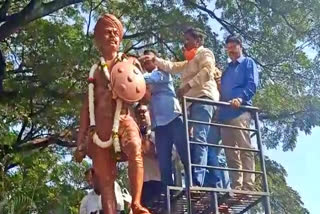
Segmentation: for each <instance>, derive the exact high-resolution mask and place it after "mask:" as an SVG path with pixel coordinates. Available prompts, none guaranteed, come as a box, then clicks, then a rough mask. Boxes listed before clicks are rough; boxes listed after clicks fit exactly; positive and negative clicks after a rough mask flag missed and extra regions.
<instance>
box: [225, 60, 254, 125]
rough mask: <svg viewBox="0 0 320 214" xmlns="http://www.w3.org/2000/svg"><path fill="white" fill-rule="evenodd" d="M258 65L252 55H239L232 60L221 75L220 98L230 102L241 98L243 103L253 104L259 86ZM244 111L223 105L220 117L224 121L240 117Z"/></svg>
mask: <svg viewBox="0 0 320 214" xmlns="http://www.w3.org/2000/svg"><path fill="white" fill-rule="evenodd" d="M258 81H259V77H258V70H257V65H256V63H255V62H254V61H253V59H251V58H250V57H244V56H241V57H239V58H238V59H237V60H236V62H230V63H229V64H228V67H227V69H226V70H225V72H223V73H222V77H221V95H220V100H221V101H225V102H229V101H230V100H232V99H234V98H241V99H242V105H249V106H251V105H252V97H253V96H254V94H255V93H256V90H257V87H258ZM243 112H244V111H243V110H240V109H233V108H231V107H221V108H220V112H219V118H220V120H222V121H225V120H231V119H234V118H236V117H238V116H239V115H240V114H242V113H243Z"/></svg>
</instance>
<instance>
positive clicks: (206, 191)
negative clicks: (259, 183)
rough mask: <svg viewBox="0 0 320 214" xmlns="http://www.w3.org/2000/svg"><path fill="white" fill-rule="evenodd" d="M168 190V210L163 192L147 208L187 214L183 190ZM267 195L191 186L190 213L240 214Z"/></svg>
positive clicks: (162, 213) (161, 212)
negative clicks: (215, 194)
mask: <svg viewBox="0 0 320 214" xmlns="http://www.w3.org/2000/svg"><path fill="white" fill-rule="evenodd" d="M168 190H169V192H170V205H169V206H170V207H171V209H170V212H167V211H165V207H166V204H167V203H168V201H167V199H166V196H165V195H164V194H163V195H161V197H160V198H159V199H158V200H155V201H154V202H153V203H152V205H150V206H149V207H148V208H149V210H150V211H151V212H152V213H153V214H168V213H171V214H187V213H188V200H187V195H186V192H185V190H184V189H183V188H181V187H169V188H168ZM219 190H220V191H219ZM221 190H222V191H221ZM214 192H216V193H217V196H218V204H217V205H215V204H216V203H215V200H214ZM267 195H268V194H267V193H264V192H249V191H236V190H230V191H228V190H225V189H217V188H199V187H198V188H191V201H192V213H193V214H218V213H220V214H241V213H245V212H246V211H248V210H249V209H250V208H252V207H253V206H255V205H256V204H258V203H259V202H260V201H261V200H262V199H263V197H265V196H267ZM216 206H217V207H218V210H219V211H218V213H216Z"/></svg>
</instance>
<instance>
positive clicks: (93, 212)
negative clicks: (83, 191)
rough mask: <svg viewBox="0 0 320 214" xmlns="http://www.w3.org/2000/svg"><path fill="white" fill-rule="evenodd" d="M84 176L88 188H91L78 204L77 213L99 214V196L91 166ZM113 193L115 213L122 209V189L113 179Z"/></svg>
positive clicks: (100, 206) (118, 213) (100, 208)
mask: <svg viewBox="0 0 320 214" xmlns="http://www.w3.org/2000/svg"><path fill="white" fill-rule="evenodd" d="M85 178H86V181H87V183H88V185H89V187H90V188H92V189H93V190H92V191H90V192H89V193H88V195H86V196H85V197H84V198H83V199H82V201H81V205H80V210H79V214H99V213H102V212H103V211H102V204H101V196H100V192H99V189H98V186H97V180H96V176H95V175H94V171H93V169H92V168H90V169H88V170H86V172H85ZM114 184H115V193H116V200H117V214H121V213H122V211H124V203H123V198H122V191H121V188H120V186H119V184H118V183H117V182H116V181H115V183H114Z"/></svg>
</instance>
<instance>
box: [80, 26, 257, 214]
mask: <svg viewBox="0 0 320 214" xmlns="http://www.w3.org/2000/svg"><path fill="white" fill-rule="evenodd" d="M102 33H103V32H102ZM122 33H123V32H120V33H119V28H117V27H116V28H115V31H114V32H111V33H110V35H111V37H117V35H118V37H120V36H119V35H122ZM110 35H109V36H110ZM121 38H122V36H121ZM204 40H205V36H204V34H203V33H202V32H201V31H200V30H198V29H195V28H189V29H187V30H186V31H185V32H184V48H183V54H184V57H185V60H184V61H181V62H171V61H168V60H165V59H162V58H160V57H159V56H158V54H157V52H156V51H154V50H145V51H144V52H143V56H140V57H139V61H140V63H141V65H142V68H143V70H144V71H143V72H144V73H143V77H144V79H145V82H146V84H147V88H148V91H147V93H146V94H147V95H148V96H149V97H148V98H147V99H144V100H147V101H148V102H142V103H139V104H138V105H136V106H135V107H134V109H135V122H136V123H137V124H138V128H139V132H140V135H141V136H142V137H141V139H142V144H141V156H142V160H143V168H144V173H143V177H144V178H143V180H144V183H143V187H142V190H141V194H142V198H141V202H142V205H143V206H145V207H146V206H148V203H150V201H153V200H154V199H155V197H156V196H157V195H160V194H161V192H163V191H164V190H166V187H167V186H170V185H174V181H173V171H172V168H173V166H172V154H173V150H175V151H176V153H177V154H178V155H179V157H180V160H181V162H182V164H183V166H184V175H185V176H184V177H185V181H186V182H189V178H188V175H189V173H188V171H189V166H188V150H187V146H188V145H187V136H186V134H185V133H186V131H185V125H184V121H183V117H182V111H181V106H180V102H179V99H180V98H181V97H183V96H188V97H194V98H203V99H207V100H213V101H224V102H229V103H230V106H220V107H215V106H213V105H208V104H202V103H197V102H195V103H188V104H187V111H188V118H189V119H191V120H195V121H201V122H206V123H210V122H212V121H218V122H220V123H223V124H227V125H232V126H238V127H242V128H250V121H251V114H250V113H249V112H248V111H246V110H243V109H241V108H240V106H241V105H249V106H250V105H252V98H253V96H254V95H255V93H256V90H257V87H258V71H257V66H256V64H255V62H254V60H253V59H251V58H250V57H246V56H244V55H243V47H242V41H241V39H240V38H239V37H237V36H235V35H230V36H228V37H227V39H226V42H225V48H226V52H227V54H228V56H229V58H230V62H229V63H228V64H227V65H226V68H225V70H224V71H221V70H220V69H219V68H218V67H217V66H216V62H215V57H214V53H213V51H211V50H210V49H208V48H206V47H204V42H205V41H204ZM115 41H116V40H115ZM120 41H121V39H120ZM96 43H98V42H96ZM98 44H99V43H98ZM98 49H99V48H98ZM99 50H100V52H101V54H102V55H104V54H105V55H106V56H107V54H106V53H104V51H108V50H107V49H103V48H102V47H100V49H99ZM175 74H180V75H181V85H180V88H179V89H178V90H177V91H175V88H174V84H173V76H172V75H175ZM102 117H104V115H102ZM106 117H109V118H110V116H106ZM206 123H192V122H190V123H189V135H190V139H189V140H190V141H192V142H196V143H197V144H192V145H191V147H190V151H191V162H192V163H193V164H196V165H197V166H196V167H192V172H191V174H192V184H189V185H192V186H199V187H203V186H206V187H207V186H209V187H218V188H231V189H235V190H246V191H253V190H254V182H255V176H254V174H253V173H247V172H244V173H243V172H238V171H227V170H217V169H207V168H204V167H201V166H221V167H228V168H233V169H243V170H255V158H254V154H253V152H247V151H242V150H234V149H220V148H216V147H208V146H206V145H205V144H207V143H208V144H222V145H225V146H231V147H241V148H253V146H252V143H251V140H250V133H249V131H246V130H240V129H231V128H224V127H222V128H218V127H216V126H210V125H208V124H206ZM102 132H103V131H101V133H102ZM173 148H175V149H173ZM128 154H129V152H128ZM136 155H140V154H138V153H136ZM128 156H129V173H130V160H131V159H130V154H129V155H128ZM95 157H96V156H95ZM93 161H94V165H95V163H96V162H95V159H94V158H93ZM98 161H109V159H107V160H106V159H99V160H98ZM132 165H133V164H132ZM98 168H99V167H96V168H95V167H94V169H92V170H91V171H90V172H91V173H92V172H95V170H97V169H98ZM130 176H131V175H129V177H130ZM131 177H132V179H135V178H134V176H131ZM131 177H130V179H131ZM137 179H138V178H137ZM98 180H99V179H98ZM107 182H109V180H108V181H107ZM97 183H100V188H101V180H100V181H98V182H97ZM136 184H138V183H136ZM93 186H94V185H93ZM112 187H114V185H112ZM132 188H133V186H132ZM136 188H137V187H136ZM98 189H99V188H98ZM137 192H139V190H137ZM90 194H93V193H90ZM106 194H107V193H106ZM135 198H139V196H136V194H135V193H133V203H135V202H136V201H135ZM117 200H118V199H117ZM86 201H88V199H87V200H86ZM105 203H106V204H105V207H107V206H109V205H107V202H105ZM82 207H83V206H82ZM136 207H138V208H137V209H140V211H139V212H138V211H136V212H134V213H148V212H147V211H144V208H140V205H139V204H138V202H136ZM101 209H102V208H101ZM110 209H111V208H110ZM82 213H90V212H82ZM106 213H108V212H106ZM110 213H111V212H110Z"/></svg>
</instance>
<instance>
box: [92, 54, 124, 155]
mask: <svg viewBox="0 0 320 214" xmlns="http://www.w3.org/2000/svg"><path fill="white" fill-rule="evenodd" d="M100 65H101V67H102V70H103V73H104V74H105V76H106V78H107V80H108V81H110V73H109V69H108V66H107V64H106V61H105V59H104V58H103V57H101V58H100ZM97 68H98V65H97V64H94V65H93V66H92V67H91V69H90V73H89V78H88V82H89V93H88V100H89V120H90V133H91V135H92V140H93V142H94V143H95V144H96V145H98V146H99V147H101V148H108V147H110V146H111V145H112V144H113V147H114V150H115V152H116V153H119V152H121V148H120V141H119V135H118V130H119V124H120V113H121V109H122V100H120V99H118V98H117V99H116V102H117V105H116V111H115V115H114V120H113V127H112V135H111V136H110V139H109V140H107V141H102V140H101V139H100V138H99V136H98V134H97V131H96V129H95V127H96V120H95V112H94V82H95V81H94V73H95V71H96V70H97ZM108 88H109V90H111V87H110V84H108Z"/></svg>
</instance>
